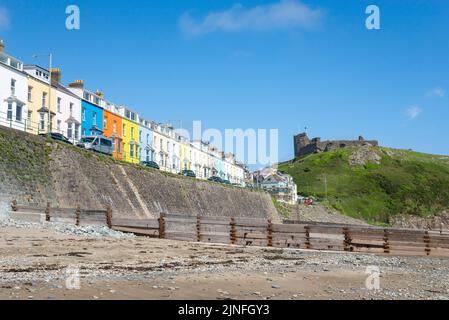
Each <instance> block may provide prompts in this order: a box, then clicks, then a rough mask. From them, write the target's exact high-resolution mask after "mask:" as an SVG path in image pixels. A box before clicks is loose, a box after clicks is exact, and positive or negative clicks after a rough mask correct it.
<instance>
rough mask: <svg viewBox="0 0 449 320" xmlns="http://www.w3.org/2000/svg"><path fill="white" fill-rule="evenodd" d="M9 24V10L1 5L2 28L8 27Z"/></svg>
mask: <svg viewBox="0 0 449 320" xmlns="http://www.w3.org/2000/svg"><path fill="white" fill-rule="evenodd" d="M9 25H10V20H9V12H8V10H6V9H5V8H2V7H0V30H6V29H8V28H9Z"/></svg>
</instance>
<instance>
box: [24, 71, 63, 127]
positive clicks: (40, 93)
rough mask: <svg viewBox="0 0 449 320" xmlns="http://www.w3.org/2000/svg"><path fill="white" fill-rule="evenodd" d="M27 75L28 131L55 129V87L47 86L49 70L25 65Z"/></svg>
mask: <svg viewBox="0 0 449 320" xmlns="http://www.w3.org/2000/svg"><path fill="white" fill-rule="evenodd" d="M24 71H25V72H26V73H27V75H28V88H27V95H28V98H27V99H28V103H27V106H28V111H27V112H28V113H27V119H28V122H29V123H30V126H29V128H28V130H27V131H28V132H30V133H33V134H43V133H48V130H49V129H50V132H53V131H54V130H56V97H57V93H56V88H54V87H53V86H52V87H51V89H50V87H49V81H50V72H49V71H48V70H46V69H44V68H42V67H39V66H37V65H26V66H24Z"/></svg>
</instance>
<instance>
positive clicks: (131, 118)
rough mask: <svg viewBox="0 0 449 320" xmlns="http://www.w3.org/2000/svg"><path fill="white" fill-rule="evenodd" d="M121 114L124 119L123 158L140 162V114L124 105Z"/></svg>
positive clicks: (127, 160) (132, 161)
mask: <svg viewBox="0 0 449 320" xmlns="http://www.w3.org/2000/svg"><path fill="white" fill-rule="evenodd" d="M121 116H122V121H123V125H122V132H123V160H124V161H126V162H129V163H140V144H139V140H140V137H139V132H140V126H139V122H138V121H139V119H138V115H137V113H136V112H134V111H132V110H130V109H129V108H127V107H122V108H121Z"/></svg>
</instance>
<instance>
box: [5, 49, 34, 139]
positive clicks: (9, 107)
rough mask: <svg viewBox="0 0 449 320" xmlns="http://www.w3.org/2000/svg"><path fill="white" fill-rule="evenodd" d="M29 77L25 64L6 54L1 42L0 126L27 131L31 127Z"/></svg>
mask: <svg viewBox="0 0 449 320" xmlns="http://www.w3.org/2000/svg"><path fill="white" fill-rule="evenodd" d="M27 89H28V77H27V75H26V74H25V73H24V72H23V63H22V62H21V61H20V60H18V59H16V58H14V57H12V56H9V55H7V54H6V53H4V44H3V41H0V125H2V126H7V127H10V128H14V129H18V130H22V131H25V130H27V129H28V127H29V126H30V123H29V122H28V119H27V114H28V109H27V103H28V96H27Z"/></svg>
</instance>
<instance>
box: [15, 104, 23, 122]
mask: <svg viewBox="0 0 449 320" xmlns="http://www.w3.org/2000/svg"><path fill="white" fill-rule="evenodd" d="M22 110H23V107H22V105H20V104H17V105H16V121H19V122H22Z"/></svg>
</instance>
